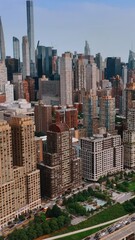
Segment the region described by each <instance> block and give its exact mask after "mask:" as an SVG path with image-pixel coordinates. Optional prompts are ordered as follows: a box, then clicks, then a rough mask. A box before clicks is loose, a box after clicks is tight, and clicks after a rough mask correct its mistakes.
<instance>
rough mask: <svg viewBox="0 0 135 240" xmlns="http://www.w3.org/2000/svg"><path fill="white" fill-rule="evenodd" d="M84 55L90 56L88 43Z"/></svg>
mask: <svg viewBox="0 0 135 240" xmlns="http://www.w3.org/2000/svg"><path fill="white" fill-rule="evenodd" d="M84 55H85V56H90V47H89V44H88V42H87V41H85V47H84Z"/></svg>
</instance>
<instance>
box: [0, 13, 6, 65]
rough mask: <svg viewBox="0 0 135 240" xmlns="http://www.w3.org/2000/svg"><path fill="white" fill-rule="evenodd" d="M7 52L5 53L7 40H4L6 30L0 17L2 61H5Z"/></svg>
mask: <svg viewBox="0 0 135 240" xmlns="http://www.w3.org/2000/svg"><path fill="white" fill-rule="evenodd" d="M5 58H6V53H5V41H4V32H3V26H2V21H1V17H0V61H5Z"/></svg>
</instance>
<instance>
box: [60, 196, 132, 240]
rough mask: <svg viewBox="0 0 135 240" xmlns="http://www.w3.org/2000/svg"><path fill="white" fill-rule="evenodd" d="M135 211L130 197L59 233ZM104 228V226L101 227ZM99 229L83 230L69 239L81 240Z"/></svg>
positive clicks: (89, 225)
mask: <svg viewBox="0 0 135 240" xmlns="http://www.w3.org/2000/svg"><path fill="white" fill-rule="evenodd" d="M134 212H135V198H134V199H131V200H129V201H126V202H125V203H123V204H119V203H117V204H114V205H112V206H109V207H108V208H107V209H103V211H101V212H99V213H97V214H95V215H94V216H91V217H90V218H88V219H87V220H86V221H83V222H81V223H79V224H77V225H75V226H69V227H68V228H67V229H66V230H63V231H60V232H59V234H64V233H67V232H72V231H76V230H80V229H83V228H87V227H91V226H95V225H97V224H100V223H105V222H107V221H111V220H113V219H116V218H119V217H122V216H124V215H127V214H132V213H134ZM103 228H104V227H103ZM98 230H99V229H93V230H89V231H87V232H86V231H85V232H83V233H81V234H80V233H79V234H75V235H73V236H70V240H81V239H82V238H84V237H87V236H89V235H90V234H92V233H94V232H97V231H98ZM60 239H61V240H62V239H63V240H66V239H68V238H67V237H64V238H60Z"/></svg>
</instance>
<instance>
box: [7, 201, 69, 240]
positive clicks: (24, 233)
mask: <svg viewBox="0 0 135 240" xmlns="http://www.w3.org/2000/svg"><path fill="white" fill-rule="evenodd" d="M47 212H50V213H51V218H49V219H47V218H46V214H45V213H40V214H37V215H35V217H34V220H33V221H31V222H30V223H29V225H28V226H27V227H24V228H22V229H16V230H15V231H13V232H12V233H11V234H10V235H9V236H8V240H18V239H19V240H34V239H36V238H38V237H40V236H43V235H46V234H50V233H53V232H55V231H57V230H59V229H61V228H63V227H66V226H69V224H70V223H71V219H70V217H69V215H68V214H66V213H64V212H63V211H61V209H59V208H58V207H57V206H54V207H53V209H52V210H48V211H47ZM48 215H49V214H48V213H47V216H48ZM54 215H55V216H54Z"/></svg>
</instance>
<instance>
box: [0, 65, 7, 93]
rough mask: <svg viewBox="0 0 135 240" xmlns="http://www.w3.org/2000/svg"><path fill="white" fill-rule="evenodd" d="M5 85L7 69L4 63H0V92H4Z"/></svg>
mask: <svg viewBox="0 0 135 240" xmlns="http://www.w3.org/2000/svg"><path fill="white" fill-rule="evenodd" d="M6 83H7V68H6V65H5V63H4V61H0V91H1V92H5V84H6Z"/></svg>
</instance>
